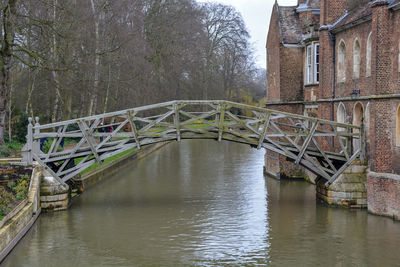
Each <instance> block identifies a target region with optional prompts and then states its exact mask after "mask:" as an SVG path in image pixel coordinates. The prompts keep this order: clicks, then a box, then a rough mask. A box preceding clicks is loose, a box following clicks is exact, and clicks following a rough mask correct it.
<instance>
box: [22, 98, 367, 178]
mask: <svg viewBox="0 0 400 267" xmlns="http://www.w3.org/2000/svg"><path fill="white" fill-rule="evenodd" d="M195 107H197V109H196V108H195ZM199 108H200V109H201V110H202V111H199ZM188 109H189V110H188ZM152 110H153V112H155V111H157V114H156V115H155V116H154V115H152V116H149V115H148V114H149V112H150V111H152ZM154 110H155V111H154ZM150 113H151V112H150ZM146 114H147V115H146ZM115 118H117V119H119V120H120V121H117V122H112V121H107V120H114V119H115ZM106 121H107V122H106ZM198 121H200V122H202V123H204V124H207V125H206V126H203V127H200V128H196V127H191V125H192V124H194V123H196V122H198ZM72 125H75V126H74V127H75V129H72V130H71V129H69V126H72ZM107 127H108V128H109V129H111V128H110V127H112V128H113V130H114V132H107V131H104V129H105V128H107ZM127 127H128V129H125V128H127ZM154 128H156V129H155V130H154ZM164 128H165V129H164ZM101 129H102V130H101ZM154 131H156V132H154ZM157 131H158V132H157ZM362 133H363V130H362V127H361V126H356V125H351V124H345V123H338V122H333V121H328V120H323V119H319V118H314V117H307V116H303V115H298V114H292V113H288V112H283V111H276V110H271V109H266V108H262V107H257V106H251V105H247V104H241V103H235V102H231V101H225V100H174V101H169V102H164V103H158V104H152V105H147V106H142V107H137V108H131V109H125V110H121V111H115V112H109V113H104V114H99V115H94V116H87V117H82V118H77V119H71V120H66V121H61V122H54V123H49V124H44V125H40V123H39V120H38V118H36V123H35V124H34V125H33V124H32V119H31V118H30V119H29V125H28V135H27V144H26V146H25V147H24V151H25V152H26V153H25V157H24V158H25V160H26V161H27V162H28V163H32V161H33V160H36V161H38V162H39V163H40V164H42V165H43V166H44V167H45V168H47V169H48V170H49V172H50V173H51V174H52V175H53V176H54V177H55V178H56V179H59V180H60V182H65V181H66V180H68V179H70V178H72V177H73V175H75V174H76V173H79V171H82V170H83V169H85V168H87V167H88V166H90V165H91V164H94V163H95V162H98V163H101V162H102V161H103V160H104V159H105V158H107V157H110V156H112V155H115V154H118V153H120V152H122V151H125V150H128V149H131V148H134V147H137V148H138V149H140V147H141V145H147V144H152V143H155V142H161V141H170V140H178V141H180V140H181V138H184V139H193V138H212V139H217V140H219V141H221V140H222V139H224V140H230V141H234V142H240V143H247V144H250V145H252V146H255V147H257V148H261V147H264V148H266V149H269V150H271V151H275V152H277V153H280V154H283V155H285V156H287V157H288V158H291V159H293V160H294V161H295V163H296V164H301V165H303V166H305V167H306V168H308V169H310V170H312V171H314V172H315V173H317V174H318V175H321V176H323V177H324V178H326V179H327V180H328V181H329V182H331V181H332V180H334V179H336V178H335V177H336V176H337V175H338V174H339V173H340V172H341V171H343V170H342V169H341V168H340V167H343V166H344V165H345V164H348V163H349V162H350V161H353V160H355V158H357V157H358V156H359V155H360V154H361V156H362V155H363V154H364V151H363V145H361V147H360V151H357V149H354V151H352V143H353V140H360V141H359V142H360V143H362V142H363V136H362ZM68 137H70V138H80V141H79V142H78V143H76V144H75V145H74V147H73V148H72V149H69V150H68V149H67V150H65V151H62V152H59V151H58V150H59V148H60V144H61V143H62V142H63V140H64V138H68ZM43 138H46V139H52V141H51V143H50V144H51V146H50V148H49V151H47V152H46V151H43V149H42V148H41V146H40V141H41V140H43ZM121 138H122V139H121ZM335 140H336V141H335ZM335 143H336V144H335ZM316 157H317V158H319V159H318V160H317V158H316ZM78 158H79V159H80V160H81V161H80V162H79V163H77V166H72V167H68V166H69V165H71V160H73V159H78ZM73 161H75V160H73ZM321 162H322V163H321ZM338 162H342V163H340V164H339V163H338ZM67 165H68V166H67ZM72 165H75V164H72ZM336 165H338V166H336ZM52 168H53V169H55V171H53V170H52ZM57 168H58V169H57Z"/></svg>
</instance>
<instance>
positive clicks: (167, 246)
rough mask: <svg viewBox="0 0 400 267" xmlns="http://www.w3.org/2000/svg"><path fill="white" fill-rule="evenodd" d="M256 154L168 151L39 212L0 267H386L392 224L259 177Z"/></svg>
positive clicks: (308, 188) (395, 241)
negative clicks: (63, 205)
mask: <svg viewBox="0 0 400 267" xmlns="http://www.w3.org/2000/svg"><path fill="white" fill-rule="evenodd" d="M263 155H264V151H262V150H260V151H257V150H255V149H251V148H250V147H248V146H245V145H239V144H232V143H224V142H222V143H218V142H215V141H182V143H181V144H177V143H173V144H171V145H169V146H167V147H165V148H163V149H162V150H160V151H158V152H156V153H154V154H152V155H151V156H149V157H147V158H144V159H142V160H139V161H137V162H134V163H132V166H131V167H130V168H127V169H125V170H123V171H121V172H119V173H118V175H116V176H114V177H111V178H110V179H109V180H107V181H105V182H103V183H101V184H99V185H98V186H96V187H94V188H92V189H91V190H89V191H87V192H86V193H85V194H84V195H83V196H81V197H79V198H77V199H75V200H74V203H73V206H72V209H70V210H69V211H67V212H61V213H54V214H43V215H42V216H40V218H39V220H38V222H37V223H36V224H35V226H34V227H33V229H32V230H31V231H30V232H29V233H28V234H27V235H26V237H25V238H24V239H23V241H22V242H21V243H20V244H19V245H18V246H17V248H16V249H15V250H14V251H13V252H12V253H11V255H10V256H9V257H8V258H7V259H6V261H5V262H4V263H3V265H4V266H73V265H76V266H149V265H151V266H189V265H190V266H193V265H195V266H196V265H197V266H221V265H227V266H231V265H234V266H243V265H246V266H256V265H261V266H266V265H267V266H353V265H354V266H395V265H396V264H398V262H399V255H398V253H397V251H398V248H399V247H400V223H395V222H393V221H392V220H390V219H386V218H382V217H377V216H372V215H368V214H367V213H366V212H365V211H350V210H344V209H335V208H328V207H326V206H324V205H321V204H318V203H317V202H316V200H315V188H314V186H313V185H310V184H307V183H304V182H285V181H276V180H273V179H268V178H264V177H263V174H262V168H263V165H264V163H263Z"/></svg>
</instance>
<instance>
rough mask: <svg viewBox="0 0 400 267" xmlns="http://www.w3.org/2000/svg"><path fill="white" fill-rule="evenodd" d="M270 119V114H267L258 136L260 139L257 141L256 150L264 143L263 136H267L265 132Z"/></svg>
mask: <svg viewBox="0 0 400 267" xmlns="http://www.w3.org/2000/svg"><path fill="white" fill-rule="evenodd" d="M270 119H271V112H267V115H266V116H265V123H264V126H263V129H262V132H261V135H260V139H259V140H258V146H257V149H260V148H261V146H262V143H263V142H264V139H265V136H266V135H267V130H268V127H269V121H270Z"/></svg>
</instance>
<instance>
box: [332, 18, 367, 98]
mask: <svg viewBox="0 0 400 267" xmlns="http://www.w3.org/2000/svg"><path fill="white" fill-rule="evenodd" d="M370 33H371V23H370V22H366V23H363V24H360V25H358V26H356V27H353V28H350V29H348V30H346V31H342V32H339V33H337V34H336V48H335V54H336V58H338V50H339V48H338V46H339V44H340V42H341V41H342V40H343V41H344V42H345V44H346V58H347V61H346V63H347V64H346V81H345V82H337V81H336V97H349V96H350V93H351V92H352V91H353V90H359V89H360V94H361V95H362V96H366V95H370V94H371V93H373V90H372V86H371V77H367V41H368V36H369V34H370ZM356 39H357V40H358V42H359V44H360V52H361V62H360V66H361V67H360V76H359V78H354V75H353V64H354V60H353V47H354V42H355V41H356ZM336 68H337V66H336Z"/></svg>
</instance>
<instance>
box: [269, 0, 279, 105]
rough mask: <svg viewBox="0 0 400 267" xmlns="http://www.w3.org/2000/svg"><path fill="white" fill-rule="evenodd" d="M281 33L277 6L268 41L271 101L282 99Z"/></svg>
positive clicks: (272, 18) (272, 16)
mask: <svg viewBox="0 0 400 267" xmlns="http://www.w3.org/2000/svg"><path fill="white" fill-rule="evenodd" d="M280 38H281V37H280V33H279V23H278V14H277V10H276V5H275V6H274V9H273V10H272V15H271V22H270V26H269V32H268V39H267V70H268V73H267V83H268V85H267V98H268V100H269V101H277V100H279V99H280V83H281V79H280V61H281V59H280V54H279V51H280V46H281V44H280Z"/></svg>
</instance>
